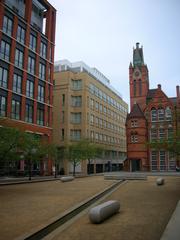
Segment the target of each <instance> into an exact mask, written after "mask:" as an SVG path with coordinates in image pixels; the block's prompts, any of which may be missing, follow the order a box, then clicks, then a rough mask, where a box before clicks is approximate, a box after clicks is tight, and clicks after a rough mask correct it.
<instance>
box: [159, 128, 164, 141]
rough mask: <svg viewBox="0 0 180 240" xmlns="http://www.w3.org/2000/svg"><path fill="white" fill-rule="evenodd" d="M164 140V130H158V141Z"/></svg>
mask: <svg viewBox="0 0 180 240" xmlns="http://www.w3.org/2000/svg"><path fill="white" fill-rule="evenodd" d="M164 138H165V130H164V129H163V128H160V129H159V139H164Z"/></svg>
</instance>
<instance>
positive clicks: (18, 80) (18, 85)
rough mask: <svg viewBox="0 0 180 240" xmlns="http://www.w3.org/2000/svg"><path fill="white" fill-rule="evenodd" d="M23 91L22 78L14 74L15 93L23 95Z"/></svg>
mask: <svg viewBox="0 0 180 240" xmlns="http://www.w3.org/2000/svg"><path fill="white" fill-rule="evenodd" d="M21 89H22V77H21V76H19V75H18V74H15V73H14V78H13V91H14V92H16V93H21V91H22V90H21Z"/></svg>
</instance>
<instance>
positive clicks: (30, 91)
mask: <svg viewBox="0 0 180 240" xmlns="http://www.w3.org/2000/svg"><path fill="white" fill-rule="evenodd" d="M26 96H27V97H30V98H34V82H32V81H29V80H27V81H26Z"/></svg>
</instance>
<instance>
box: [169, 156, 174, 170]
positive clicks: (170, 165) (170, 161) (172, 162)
mask: <svg viewBox="0 0 180 240" xmlns="http://www.w3.org/2000/svg"><path fill="white" fill-rule="evenodd" d="M169 170H170V171H175V170H176V158H175V155H174V153H172V152H169Z"/></svg>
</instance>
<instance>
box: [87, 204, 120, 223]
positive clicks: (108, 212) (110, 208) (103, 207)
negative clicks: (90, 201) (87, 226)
mask: <svg viewBox="0 0 180 240" xmlns="http://www.w3.org/2000/svg"><path fill="white" fill-rule="evenodd" d="M119 209H120V203H119V202H118V201H116V200H111V201H107V202H105V203H102V204H100V205H98V206H96V207H94V208H91V210H90V211H89V219H90V221H91V222H92V223H100V222H103V221H104V220H105V219H107V218H109V217H111V216H112V215H113V214H115V213H117V212H118V211H119Z"/></svg>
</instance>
